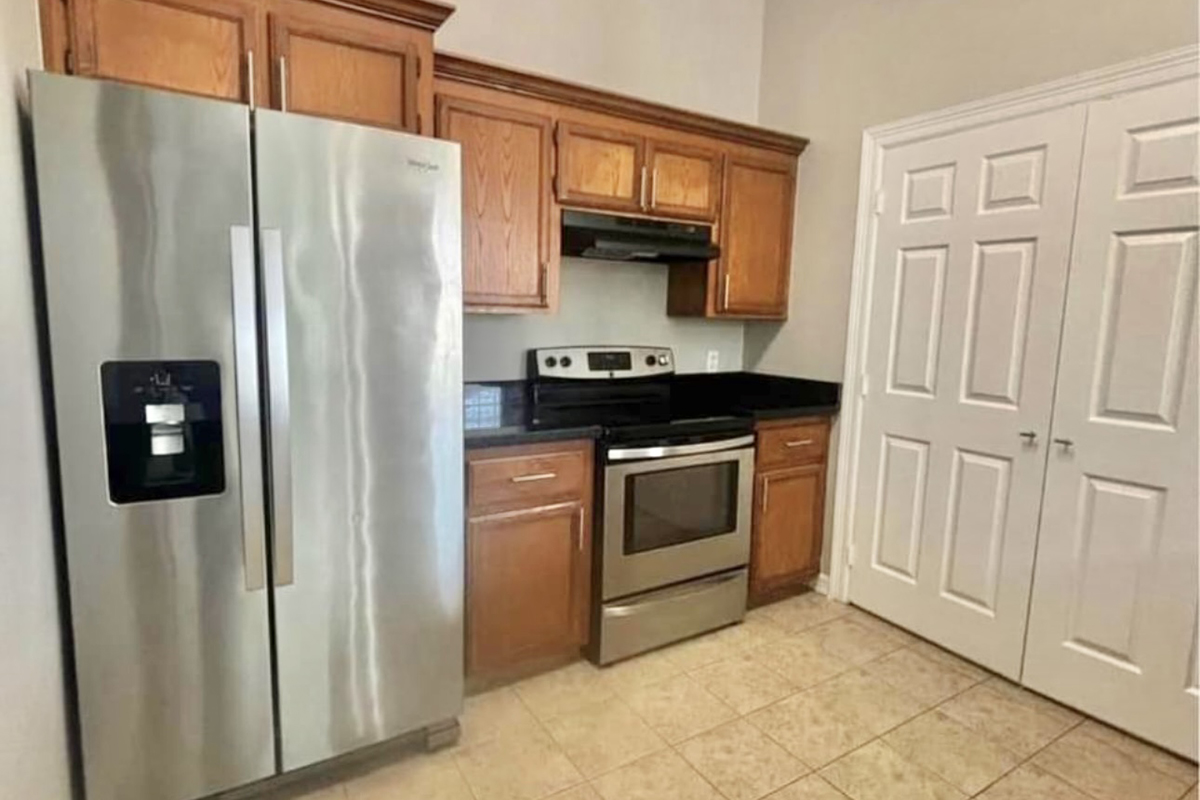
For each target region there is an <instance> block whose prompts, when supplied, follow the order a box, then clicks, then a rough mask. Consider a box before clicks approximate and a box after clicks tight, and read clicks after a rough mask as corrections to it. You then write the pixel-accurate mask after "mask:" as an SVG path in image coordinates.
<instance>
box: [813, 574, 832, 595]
mask: <svg viewBox="0 0 1200 800" xmlns="http://www.w3.org/2000/svg"><path fill="white" fill-rule="evenodd" d="M809 586H811V587H812V590H813V591H814V592H816V593H817V594H829V573H828V572H822V573H821V574H820V575H818V576H817V579H816V580H815V581H813V582H812V583H810V584H809Z"/></svg>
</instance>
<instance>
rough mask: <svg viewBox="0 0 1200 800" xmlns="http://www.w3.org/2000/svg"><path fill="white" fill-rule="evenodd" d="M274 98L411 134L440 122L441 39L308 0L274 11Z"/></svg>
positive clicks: (282, 3) (280, 104)
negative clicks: (436, 48) (436, 58)
mask: <svg viewBox="0 0 1200 800" xmlns="http://www.w3.org/2000/svg"><path fill="white" fill-rule="evenodd" d="M270 42H271V68H272V69H271V71H272V78H271V88H272V91H271V104H272V105H273V106H274V107H275V108H282V109H284V110H286V111H291V112H295V113H298V114H312V115H314V116H321V117H331V118H334V119H340V120H344V121H347V122H356V123H360V124H364V125H375V126H378V127H383V128H394V129H395V130H400V131H407V132H409V133H423V132H430V130H429V129H431V128H432V108H433V76H432V75H431V74H430V70H429V69H427V68H423V65H425V64H430V63H432V58H433V37H432V35H431V34H430V33H428V32H427V31H422V30H418V29H414V28H411V27H409V26H407V25H402V24H399V23H396V22H391V21H388V20H382V19H377V18H373V17H368V16H365V15H363V14H359V13H356V12H353V11H346V10H344V9H340V8H333V7H329V6H324V5H319V4H316V3H312V2H307V1H306V0H275V1H274V2H273V3H272V5H271V11H270Z"/></svg>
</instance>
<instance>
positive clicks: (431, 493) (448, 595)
mask: <svg viewBox="0 0 1200 800" xmlns="http://www.w3.org/2000/svg"><path fill="white" fill-rule="evenodd" d="M255 120H256V121H255V131H256V144H255V151H256V172H257V196H258V207H259V224H260V226H261V228H260V231H259V234H260V243H261V250H262V257H261V259H262V260H261V263H262V270H263V276H262V287H263V301H264V323H265V329H266V339H267V341H266V357H267V362H268V363H267V375H268V381H267V383H268V386H267V387H266V389H267V391H268V393H269V400H268V403H267V408H268V409H269V412H270V417H271V419H270V426H269V431H270V448H271V451H270V457H269V459H268V463H269V465H270V472H271V480H270V482H269V486H270V492H269V496H270V504H271V510H272V511H271V522H272V536H271V539H272V542H273V567H274V583H275V587H274V590H273V591H274V595H275V635H276V648H277V654H278V660H277V664H278V682H279V718H280V736H281V748H282V758H283V767H284V769H294V768H296V767H300V766H303V765H305V764H310V763H312V762H315V761H319V760H321V759H325V758H329V757H330V756H334V755H337V754H339V753H344V752H347V751H349V750H353V749H355V748H358V747H361V746H363V745H368V744H371V743H374V742H379V741H381V740H384V739H388V738H391V737H394V736H397V735H400V734H402V733H406V732H409V731H412V730H415V729H418V728H421V727H423V726H427V725H430V724H433V723H438V722H440V721H445V720H449V719H451V718H453V717H455V716H456V715H457V714H458V713H459V711H460V708H461V704H462V691H463V677H462V664H463V661H462V647H463V630H462V610H463V550H464V546H463V453H462V365H461V361H462V355H461V350H462V280H461V248H462V245H461V242H460V218H461V207H460V202H461V198H460V189H459V180H460V170H459V149H458V145H456V144H452V143H448V142H440V141H436V140H433V139H423V138H417V137H413V136H407V135H404V134H397V133H392V132H387V131H383V130H379V129H374V128H365V127H360V126H356V125H350V124H345V123H340V122H331V121H328V120H321V119H316V118H311V117H301V116H294V115H288V114H282V113H279V112H274V111H261V110H260V111H257V112H255Z"/></svg>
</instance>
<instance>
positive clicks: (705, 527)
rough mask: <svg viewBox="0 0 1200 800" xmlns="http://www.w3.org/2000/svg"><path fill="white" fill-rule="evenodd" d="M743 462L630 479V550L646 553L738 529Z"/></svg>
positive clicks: (627, 521)
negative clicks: (738, 498)
mask: <svg viewBox="0 0 1200 800" xmlns="http://www.w3.org/2000/svg"><path fill="white" fill-rule="evenodd" d="M737 488H738V464H737V462H736V461H722V462H720V463H718V464H704V465H702V466H698V467H683V468H681V469H670V470H663V471H662V472H644V473H640V474H637V475H630V476H629V477H627V478H626V479H625V552H626V554H632V553H644V552H646V551H647V550H657V549H659V548H660V547H670V546H671V545H676V544H683V543H685V542H694V541H696V540H698V539H707V538H708V537H710V536H719V535H721V534H723V533H730V532H732V531H733V530H734V529H735V528H736V527H737Z"/></svg>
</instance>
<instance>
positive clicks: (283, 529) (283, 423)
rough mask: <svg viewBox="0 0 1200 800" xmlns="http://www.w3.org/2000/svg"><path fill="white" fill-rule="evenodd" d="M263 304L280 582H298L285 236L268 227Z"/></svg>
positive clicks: (274, 532)
mask: <svg viewBox="0 0 1200 800" xmlns="http://www.w3.org/2000/svg"><path fill="white" fill-rule="evenodd" d="M260 233H261V236H262V253H263V301H264V302H263V305H264V311H265V319H266V326H265V327H266V345H267V346H266V354H267V382H268V396H269V398H270V402H269V404H268V408H269V412H270V416H271V419H270V434H271V462H270V467H271V523H272V528H271V545H272V555H273V557H274V558H273V566H274V569H273V571H272V574H273V576H274V584H275V586H290V585H291V583H292V580H293V577H294V576H293V567H294V561H293V552H292V444H291V409H290V401H289V393H288V342H287V307H286V297H285V295H284V285H283V234H282V233H281V232H280V231H279V229H278V228H263V229H262V231H261V232H260Z"/></svg>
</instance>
